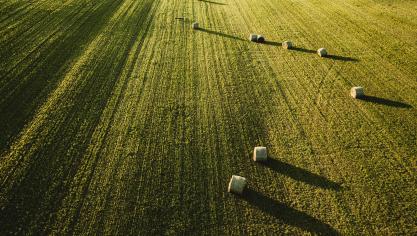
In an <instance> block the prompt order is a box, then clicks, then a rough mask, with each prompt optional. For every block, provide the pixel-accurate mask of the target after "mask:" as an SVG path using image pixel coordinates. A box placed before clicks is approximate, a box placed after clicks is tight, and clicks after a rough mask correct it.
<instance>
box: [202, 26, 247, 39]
mask: <svg viewBox="0 0 417 236" xmlns="http://www.w3.org/2000/svg"><path fill="white" fill-rule="evenodd" d="M196 30H197V31H201V32H204V33H208V34H212V35H217V36H220V37H224V38H228V39H233V40H239V41H244V40H243V39H242V38H239V37H237V36H234V35H230V34H225V33H222V32H218V31H214V30H209V29H204V28H198V29H196Z"/></svg>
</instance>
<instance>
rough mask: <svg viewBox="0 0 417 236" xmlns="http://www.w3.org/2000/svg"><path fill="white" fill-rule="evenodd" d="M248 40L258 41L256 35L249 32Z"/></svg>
mask: <svg viewBox="0 0 417 236" xmlns="http://www.w3.org/2000/svg"><path fill="white" fill-rule="evenodd" d="M249 40H250V41H252V42H257V41H258V35H256V34H250V35H249Z"/></svg>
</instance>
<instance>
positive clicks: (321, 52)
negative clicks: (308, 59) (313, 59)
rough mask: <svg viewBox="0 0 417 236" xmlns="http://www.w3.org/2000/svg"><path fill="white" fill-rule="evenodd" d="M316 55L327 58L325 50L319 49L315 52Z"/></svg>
mask: <svg viewBox="0 0 417 236" xmlns="http://www.w3.org/2000/svg"><path fill="white" fill-rule="evenodd" d="M317 54H319V56H320V57H325V56H327V50H326V49H325V48H319V50H317Z"/></svg>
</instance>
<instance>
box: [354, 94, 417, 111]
mask: <svg viewBox="0 0 417 236" xmlns="http://www.w3.org/2000/svg"><path fill="white" fill-rule="evenodd" d="M358 99H359V100H362V101H365V102H371V103H375V104H380V105H385V106H390V107H397V108H407V109H410V108H413V106H411V105H409V104H407V103H403V102H397V101H393V100H389V99H385V98H379V97H375V96H367V95H365V96H362V97H359V98H358Z"/></svg>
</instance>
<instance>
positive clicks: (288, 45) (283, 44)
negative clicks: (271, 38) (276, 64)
mask: <svg viewBox="0 0 417 236" xmlns="http://www.w3.org/2000/svg"><path fill="white" fill-rule="evenodd" d="M282 47H283V48H285V49H291V48H292V42H290V41H285V42H283V43H282Z"/></svg>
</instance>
